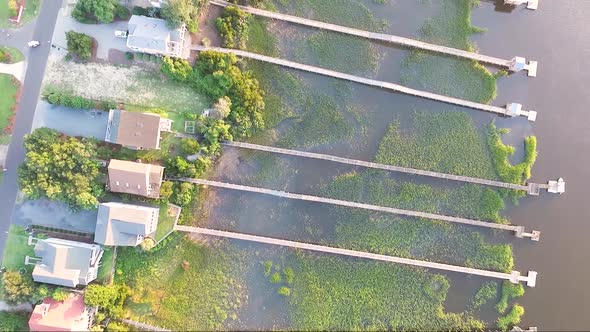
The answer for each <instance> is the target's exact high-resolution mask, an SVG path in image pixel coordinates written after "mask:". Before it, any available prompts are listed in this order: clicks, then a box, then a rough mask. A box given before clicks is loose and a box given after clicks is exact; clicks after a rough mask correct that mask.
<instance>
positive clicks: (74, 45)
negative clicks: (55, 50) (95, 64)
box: [66, 31, 92, 60]
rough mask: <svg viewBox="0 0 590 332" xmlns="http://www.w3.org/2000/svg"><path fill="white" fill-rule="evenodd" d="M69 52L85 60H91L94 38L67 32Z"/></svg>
mask: <svg viewBox="0 0 590 332" xmlns="http://www.w3.org/2000/svg"><path fill="white" fill-rule="evenodd" d="M66 40H67V46H68V52H70V53H73V54H76V55H77V56H78V57H80V58H81V59H84V60H88V59H90V56H91V55H92V38H90V36H88V35H85V34H83V33H80V32H75V31H68V32H66Z"/></svg>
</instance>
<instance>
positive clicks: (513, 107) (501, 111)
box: [191, 45, 537, 121]
mask: <svg viewBox="0 0 590 332" xmlns="http://www.w3.org/2000/svg"><path fill="white" fill-rule="evenodd" d="M191 49H192V50H195V51H215V52H220V53H227V54H229V53H233V54H235V55H236V56H239V57H244V58H250V59H254V60H258V61H263V62H268V63H273V64H276V65H280V66H283V67H287V68H293V69H298V70H303V71H307V72H310V73H316V74H320V75H325V76H330V77H334V78H339V79H343V80H347V81H351V82H356V83H360V84H365V85H369V86H373V87H377V88H382V89H387V90H391V91H395V92H400V93H404V94H407V95H411V96H415V97H420V98H426V99H430V100H434V101H440V102H443V103H447V104H452V105H457V106H461V107H467V108H472V109H476V110H480V111H484V112H490V113H494V114H497V115H502V116H508V117H515V116H517V115H520V116H524V117H526V118H528V119H529V120H530V121H535V120H536V118H537V112H535V111H524V110H522V105H521V104H517V103H511V104H508V105H507V106H506V107H498V106H492V105H486V104H481V103H476V102H473V101H468V100H463V99H459V98H454V97H448V96H443V95H439V94H436V93H432V92H426V91H421V90H416V89H412V88H408V87H405V86H403V85H399V84H394V83H390V82H384V81H379V80H374V79H370V78H364V77H359V76H354V75H350V74H345V73H341V72H337V71H333V70H328V69H324V68H319V67H314V66H310V65H305V64H302V63H298V62H293V61H288V60H283V59H278V58H273V57H269V56H266V55H262V54H257V53H252V52H246V51H241V50H234V49H229V48H222V47H207V46H202V45H191Z"/></svg>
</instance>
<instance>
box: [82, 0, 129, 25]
mask: <svg viewBox="0 0 590 332" xmlns="http://www.w3.org/2000/svg"><path fill="white" fill-rule="evenodd" d="M119 7H122V6H121V5H120V4H119V2H118V0H78V2H77V3H76V7H74V10H73V11H72V17H74V18H75V19H76V20H78V21H80V22H82V23H97V22H101V23H111V22H112V21H113V20H114V19H115V16H116V15H117V16H118V14H120V13H122V9H120V8H119Z"/></svg>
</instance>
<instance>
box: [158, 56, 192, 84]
mask: <svg viewBox="0 0 590 332" xmlns="http://www.w3.org/2000/svg"><path fill="white" fill-rule="evenodd" d="M160 69H161V70H162V73H164V75H166V76H167V77H169V78H171V79H173V80H175V81H179V82H185V81H186V80H187V79H188V78H189V77H190V76H191V75H192V74H193V68H192V67H191V65H190V64H189V63H188V61H186V60H183V59H177V58H170V57H163V58H162V65H161V66H160Z"/></svg>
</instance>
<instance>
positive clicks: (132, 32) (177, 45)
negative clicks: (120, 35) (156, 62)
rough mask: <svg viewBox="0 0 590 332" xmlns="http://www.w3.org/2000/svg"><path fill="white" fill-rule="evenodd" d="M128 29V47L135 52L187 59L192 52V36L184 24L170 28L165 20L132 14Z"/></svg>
mask: <svg viewBox="0 0 590 332" xmlns="http://www.w3.org/2000/svg"><path fill="white" fill-rule="evenodd" d="M153 2H155V3H157V2H160V1H153ZM127 31H128V32H129V33H128V35H127V47H129V48H130V49H132V50H133V51H135V52H142V53H149V54H154V55H165V56H171V57H177V58H185V59H186V58H188V55H189V53H190V49H189V47H188V45H190V36H189V34H188V33H187V30H186V27H185V26H184V24H183V25H182V26H181V27H180V28H178V29H170V28H169V27H168V26H167V24H166V21H165V20H162V19H159V18H154V17H147V16H140V15H132V16H131V18H130V19H129V23H128V24H127Z"/></svg>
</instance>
